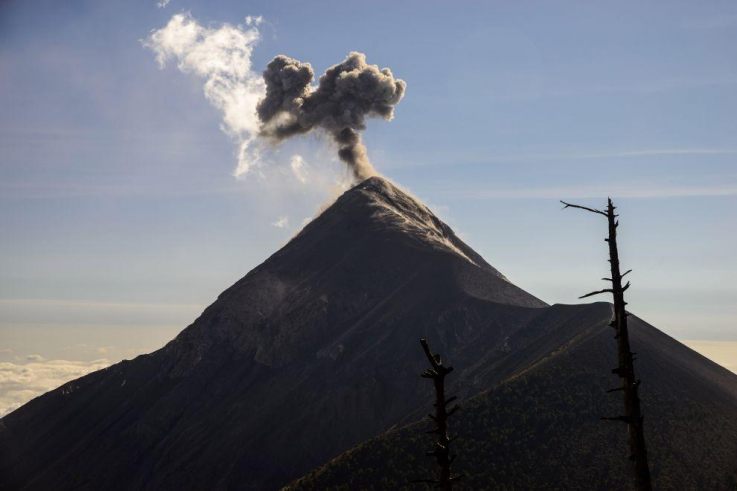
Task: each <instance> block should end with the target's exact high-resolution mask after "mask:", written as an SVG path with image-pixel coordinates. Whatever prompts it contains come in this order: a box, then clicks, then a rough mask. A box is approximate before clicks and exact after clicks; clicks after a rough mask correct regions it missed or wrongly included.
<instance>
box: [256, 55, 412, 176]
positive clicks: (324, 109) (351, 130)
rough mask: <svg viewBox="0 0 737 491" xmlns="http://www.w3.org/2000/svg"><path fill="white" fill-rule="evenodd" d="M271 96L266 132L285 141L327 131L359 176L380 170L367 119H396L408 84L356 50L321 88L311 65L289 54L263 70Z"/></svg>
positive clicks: (263, 107) (263, 103)
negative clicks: (367, 141) (364, 139)
mask: <svg viewBox="0 0 737 491" xmlns="http://www.w3.org/2000/svg"><path fill="white" fill-rule="evenodd" d="M263 75H264V81H265V82H266V96H265V97H264V98H262V99H261V100H260V101H259V103H258V106H257V107H256V110H257V113H258V117H259V119H260V120H261V122H262V127H261V132H260V136H262V137H265V138H267V139H270V140H272V141H274V142H277V143H279V142H282V141H284V140H286V139H287V138H290V137H292V136H294V135H300V134H305V133H309V132H310V131H312V130H315V129H322V130H325V131H326V132H327V133H328V134H329V135H330V137H331V138H332V139H333V141H335V143H336V144H337V145H338V148H339V150H338V156H339V157H340V159H341V160H342V161H343V162H345V163H346V164H347V165H348V167H349V168H350V169H351V171H352V172H353V175H354V177H355V178H356V180H363V179H366V178H368V177H371V176H373V175H375V174H376V171H375V170H374V168H373V166H372V165H371V162H369V159H368V156H367V155H366V147H365V146H364V145H363V144H362V143H361V134H360V131H362V130H365V129H366V119H367V118H382V119H384V120H386V121H389V120H391V119H392V118H393V117H394V106H396V105H397V103H399V101H400V100H401V99H402V97H403V96H404V91H405V89H406V87H407V84H406V83H405V82H404V80H400V79H395V78H394V76H393V75H392V72H391V70H389V69H388V68H383V69H379V67H378V66H376V65H367V64H366V56H365V55H364V54H362V53H356V52H353V53H350V54H349V55H348V57H347V58H346V59H345V60H344V61H343V62H341V63H339V64H337V65H333V66H332V67H330V68H328V69H327V70H326V71H325V73H324V74H323V75H322V76H321V77H320V80H319V83H318V85H317V87H316V88H315V87H314V86H313V85H312V83H313V82H314V80H315V72H314V70H313V69H312V66H311V65H310V64H309V63H302V62H300V61H297V60H295V59H292V58H289V57H287V56H284V55H279V56H277V57H275V58H274V59H273V60H272V61H271V62H270V63H269V64H268V65H267V67H266V70H265V71H264V73H263Z"/></svg>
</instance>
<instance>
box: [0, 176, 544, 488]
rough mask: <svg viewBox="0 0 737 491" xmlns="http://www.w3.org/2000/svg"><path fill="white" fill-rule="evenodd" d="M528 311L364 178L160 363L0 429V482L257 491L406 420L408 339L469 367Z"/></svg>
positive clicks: (73, 390) (48, 402)
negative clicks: (428, 343)
mask: <svg viewBox="0 0 737 491" xmlns="http://www.w3.org/2000/svg"><path fill="white" fill-rule="evenodd" d="M542 307H545V304H544V303H543V302H541V301H540V300H538V299H536V298H535V297H533V296H531V295H529V294H528V293H526V292H524V291H523V290H521V289H519V288H518V287H516V286H514V285H512V284H511V283H510V282H509V281H507V280H506V279H505V278H504V277H503V276H502V275H501V274H500V273H499V272H498V271H496V270H495V269H494V268H492V267H491V266H490V265H488V264H487V263H486V262H485V261H484V260H483V259H482V258H481V257H480V256H479V255H478V254H476V253H475V252H474V251H473V250H471V249H470V248H469V247H468V246H466V245H465V244H464V243H463V242H462V241H461V240H460V239H458V238H457V237H456V236H455V235H454V234H453V232H452V231H451V230H450V228H448V227H447V226H446V225H445V224H443V223H442V222H441V221H440V220H438V219H437V218H436V217H435V216H434V215H433V214H432V213H431V212H430V211H429V210H428V209H427V208H425V207H424V206H423V205H421V204H419V203H418V202H417V201H416V200H414V199H413V198H411V197H410V196H408V195H406V194H405V193H403V192H401V191H399V190H398V189H397V188H395V187H394V186H393V185H391V184H390V183H389V182H388V181H386V180H383V179H381V178H372V179H369V180H367V181H365V182H363V183H361V184H360V185H358V186H356V187H355V188H353V189H351V190H349V191H348V192H346V193H345V194H344V195H343V196H342V197H341V198H339V199H338V200H337V201H336V203H334V204H333V205H332V206H331V207H330V208H329V209H327V210H326V211H325V212H324V213H322V215H321V216H320V217H318V218H317V219H315V220H314V221H313V222H312V223H310V224H309V225H308V226H307V227H306V228H305V229H304V230H303V231H302V232H301V233H300V234H299V235H298V236H296V237H295V238H294V239H293V240H292V241H290V243H289V244H287V245H286V246H285V247H284V248H283V249H281V250H280V251H278V252H277V253H275V254H274V255H273V256H272V257H270V258H269V259H268V260H267V261H265V262H264V263H263V264H261V265H260V266H258V267H257V268H255V269H254V270H253V271H251V272H250V273H248V274H247V275H246V276H245V277H244V278H243V279H242V280H240V281H239V282H237V283H236V284H235V285H233V286H232V287H230V288H229V289H227V290H226V291H225V292H223V293H222V294H221V295H220V296H219V298H218V299H217V301H216V302H215V303H213V304H212V305H211V306H210V307H208V308H207V309H206V310H205V312H203V314H202V315H201V316H200V317H199V318H198V319H197V320H196V321H195V322H194V323H193V324H192V325H190V326H189V327H188V328H187V329H185V330H184V331H183V332H182V333H181V334H180V335H179V336H177V338H176V339H174V340H173V341H172V342H170V343H169V344H168V345H167V346H165V347H164V348H162V349H161V350H159V351H157V352H155V353H152V354H151V355H145V356H141V357H138V358H136V359H135V360H133V361H124V362H122V363H119V364H117V365H115V366H113V367H110V368H108V369H106V370H103V371H100V372H96V373H93V374H90V375H88V376H86V377H83V378H81V379H79V380H77V381H74V382H71V383H69V384H65V385H64V386H63V387H60V388H59V389H57V390H55V391H51V392H49V393H47V394H45V395H43V396H41V397H39V398H37V399H35V400H33V401H31V402H30V403H28V404H26V405H25V406H23V407H22V408H20V409H18V410H17V411H15V412H13V413H11V414H9V415H8V416H6V417H5V418H3V419H2V420H0V457H2V458H0V479H1V480H2V482H3V483H4V484H6V487H11V488H12V487H14V486H16V485H20V486H25V487H28V488H30V489H48V488H50V487H54V488H57V489H65V488H67V489H68V488H83V489H84V488H88V489H99V488H106V489H130V488H139V489H153V488H157V489H160V488H182V487H186V488H192V487H194V488H207V489H218V488H229V487H239V486H241V487H246V488H259V489H269V488H274V487H277V486H279V485H282V484H286V483H287V482H289V481H290V480H291V479H293V478H295V477H298V476H299V475H300V474H302V473H303V472H304V471H306V470H307V469H309V468H311V467H314V466H316V465H319V464H320V463H322V462H324V461H325V460H327V459H328V458H330V457H333V456H335V455H337V454H339V453H340V452H342V451H344V450H347V449H348V448H350V447H351V446H353V445H355V444H357V443H359V442H361V441H363V440H365V439H367V438H370V437H372V436H375V435H377V434H380V433H381V432H383V431H386V430H387V429H388V428H390V427H391V426H393V425H396V424H400V423H403V422H406V421H411V420H412V418H413V417H414V416H413V414H412V413H413V411H416V410H417V408H418V407H420V406H421V405H422V402H423V400H424V398H425V396H426V394H425V387H424V386H423V384H421V383H420V381H419V380H418V378H417V377H416V372H417V370H418V369H420V367H421V366H422V353H421V351H420V350H418V349H416V344H417V340H418V339H419V337H421V336H425V337H428V338H429V339H431V340H432V341H434V342H435V344H436V345H437V346H445V347H446V349H447V350H448V351H457V352H458V353H459V359H465V358H463V356H461V355H462V354H463V353H466V354H467V356H469V357H471V356H473V357H474V358H475V357H478V356H479V354H480V353H483V352H487V351H489V352H494V351H495V350H497V349H500V350H505V349H509V348H506V347H505V339H506V338H508V337H509V336H510V335H512V334H513V333H514V332H516V331H517V330H520V329H522V328H523V327H524V326H525V324H526V323H528V322H530V321H531V320H532V319H534V318H535V317H536V316H538V315H541V313H544V311H545V309H542ZM470 361H471V360H470V358H469V360H468V362H469V363H468V364H469V365H470ZM481 387H482V385H480V384H477V385H474V384H473V383H472V382H471V381H469V384H468V389H467V390H468V392H469V394H470V393H475V392H477V391H479V390H481Z"/></svg>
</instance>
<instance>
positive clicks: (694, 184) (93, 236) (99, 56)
mask: <svg viewBox="0 0 737 491" xmlns="http://www.w3.org/2000/svg"><path fill="white" fill-rule="evenodd" d="M185 12H189V15H190V16H191V18H192V19H193V20H194V21H196V22H197V23H198V24H199V25H200V26H203V27H205V28H209V29H213V30H214V29H218V28H220V27H221V26H222V25H223V24H224V23H227V24H230V25H232V26H238V25H241V26H242V29H243V30H247V29H249V26H246V23H245V17H246V16H247V15H251V16H263V19H264V21H263V22H262V23H261V24H259V25H258V30H259V32H260V36H261V40H260V42H259V43H258V44H257V45H256V46H255V47H254V49H253V53H252V58H251V62H252V69H253V70H254V71H256V72H260V71H261V70H262V69H263V68H264V67H265V65H266V63H268V62H269V61H270V60H271V58H273V57H274V56H275V55H277V54H286V55H288V56H291V57H294V58H297V59H299V60H301V61H309V62H310V63H312V65H313V67H314V68H315V71H316V72H317V73H318V74H319V73H322V72H323V71H324V70H325V69H326V68H327V67H329V66H330V65H332V64H335V63H338V62H340V61H341V60H343V59H344V58H345V56H346V55H347V54H348V53H349V52H350V51H360V52H363V53H366V55H367V58H368V62H369V63H375V64H378V65H379V66H380V67H389V68H391V70H392V71H393V73H394V75H395V76H396V77H398V78H401V79H403V80H405V81H406V82H407V93H406V96H405V98H404V99H403V100H402V101H401V102H400V104H399V105H398V106H397V107H396V110H395V119H394V120H393V121H391V122H385V121H371V122H370V124H369V127H368V129H367V131H366V132H365V134H364V141H365V142H366V144H367V146H368V151H369V156H370V158H371V159H372V161H373V163H374V165H375V167H376V168H377V169H378V170H379V172H381V173H383V174H385V175H386V176H388V177H390V178H391V179H393V180H394V181H396V182H397V183H399V184H400V185H402V186H404V187H406V188H408V189H410V190H411V191H412V192H413V193H414V194H415V195H417V196H418V197H419V198H421V199H422V200H423V201H425V202H426V204H428V205H429V206H430V207H431V208H432V209H433V210H435V211H436V212H437V213H438V215H440V216H441V218H443V219H445V220H446V221H448V222H449V224H450V225H451V226H452V227H453V228H454V229H455V230H456V231H457V232H458V233H459V234H460V235H461V236H462V237H463V238H464V239H465V240H466V241H467V242H468V243H469V244H470V245H471V246H472V247H474V248H475V249H476V250H478V251H479V252H480V253H482V255H484V257H485V258H486V259H487V260H488V261H489V262H490V263H491V264H492V265H494V266H495V267H497V268H498V269H500V270H501V271H502V272H503V273H505V274H506V275H507V276H508V277H509V278H510V279H511V280H512V281H513V282H515V283H517V284H518V285H520V286H521V287H523V288H525V289H526V290H528V291H530V292H531V293H533V294H535V295H537V296H539V297H541V298H542V299H544V300H546V301H547V302H550V303H554V302H560V303H574V302H576V301H577V300H576V298H577V297H578V296H579V295H580V294H582V293H585V292H587V291H590V290H593V289H597V287H598V286H599V283H598V278H600V277H602V276H604V273H606V267H607V263H606V261H605V255H606V249H605V244H604V242H603V240H602V238H603V236H604V234H605V225H604V223H602V221H600V220H597V219H596V217H595V216H588V215H584V214H580V213H574V212H571V211H567V212H561V211H560V205H559V204H558V202H557V200H558V199H567V200H573V201H576V202H580V203H584V204H588V205H592V206H602V205H603V204H604V201H605V198H606V196H607V195H611V196H612V197H613V198H615V199H616V201H617V203H618V205H619V206H620V211H621V216H622V218H621V219H622V227H621V229H620V233H621V237H620V241H621V244H620V245H621V248H622V258H623V262H624V265H625V266H626V267H627V268H633V269H634V270H635V272H634V273H633V278H632V280H633V287H632V289H631V290H630V292H631V295H630V307H631V308H632V310H633V311H634V312H635V313H637V314H639V315H640V316H641V317H643V318H645V319H646V320H648V321H649V322H651V323H652V324H654V325H655V326H657V327H659V328H660V329H662V330H663V331H665V332H667V333H668V334H670V335H672V336H674V337H676V338H678V339H686V340H710V341H719V342H723V343H724V342H726V343H727V344H723V345H721V346H722V347H724V346H729V342H731V343H737V329H736V326H735V319H737V286H735V283H734V278H735V277H736V276H737V255H735V253H734V250H735V249H734V243H735V239H737V219H735V212H737V166H736V165H735V159H737V141H736V140H735V135H737V90H736V89H737V55H736V54H735V53H737V49H736V48H737V29H736V28H737V5H736V4H734V2H649V3H647V4H643V3H642V2H617V3H614V4H613V3H611V2H524V3H523V2H465V3H463V6H462V7H458V4H457V3H451V2H427V1H422V2H421V1H407V2H346V1H342V2H339V1H330V2H328V1H325V2H309V3H308V2H300V3H297V2H280V1H268V2H265V1H263V2H255V1H254V2H233V1H208V2H200V1H191V0H171V2H170V3H169V4H168V5H167V6H166V7H165V8H159V7H157V4H156V1H155V0H147V1H135V2H131V1H125V2H124V1H109V2H92V1H68V2H54V1H40V0H28V1H22V2H21V1H18V0H10V1H5V2H2V3H0V107H1V108H2V111H0V230H2V231H3V233H2V234H0V350H3V352H4V353H5V354H6V356H7V357H9V358H8V360H9V361H12V362H15V363H20V362H24V361H31V360H27V359H26V358H27V357H28V356H30V355H38V356H40V357H43V358H44V359H70V360H92V359H95V358H106V359H109V360H111V361H115V360H118V359H121V358H124V357H127V358H129V357H131V356H132V355H134V354H136V353H139V352H145V351H147V350H151V349H154V348H157V347H159V346H161V345H162V344H163V343H164V342H166V341H167V340H168V339H170V338H171V337H173V336H174V335H175V334H176V333H177V332H179V331H180V330H181V329H182V328H183V327H185V326H186V325H187V324H188V323H189V322H191V320H193V319H194V317H195V316H196V315H197V314H198V313H199V312H200V311H201V310H202V309H203V308H204V307H205V306H206V305H208V304H209V303H210V302H211V301H213V300H214V299H215V298H216V296H217V295H218V293H219V292H221V291H222V290H223V289H225V288H226V287H227V286H229V285H230V284H232V283H233V282H234V281H236V280H237V279H239V278H240V277H241V276H243V275H244V274H245V273H246V272H247V271H249V270H250V269H251V268H253V267H254V266H256V265H257V264H259V263H260V262H261V261H263V260H264V259H265V258H266V257H268V256H269V255H270V254H271V253H272V252H274V251H275V250H276V249H277V248H278V247H280V246H281V245H283V244H284V243H285V242H286V241H287V240H289V238H290V237H291V236H292V235H293V234H294V233H296V232H297V231H298V230H299V229H300V228H301V224H302V223H303V220H304V219H306V218H309V217H311V216H312V215H314V213H315V212H316V211H317V210H318V208H319V206H320V205H321V204H322V203H324V202H326V201H327V200H329V199H330V197H331V194H333V193H334V192H335V190H334V189H333V184H332V183H334V182H337V181H339V180H340V179H343V178H345V175H346V172H345V170H344V169H343V168H342V167H341V165H340V164H339V163H338V162H336V161H335V157H334V156H333V152H332V150H331V149H330V148H329V146H328V145H326V144H325V142H323V141H322V140H320V138H318V137H315V136H308V137H304V138H301V139H297V140H295V141H291V142H289V143H287V144H285V145H284V146H283V147H281V148H279V149H277V150H275V151H273V152H271V153H270V154H269V155H267V156H266V158H265V160H264V162H263V163H262V168H261V174H262V175H261V176H259V175H256V174H254V173H252V174H251V175H248V176H246V177H245V179H243V178H241V179H236V178H234V177H233V172H234V169H235V167H236V163H237V155H236V152H237V147H236V145H235V144H234V141H233V138H232V136H229V135H227V134H225V133H224V132H223V131H222V130H221V120H222V114H221V113H220V111H219V110H218V109H217V108H215V107H213V106H212V105H211V104H210V102H208V100H207V99H206V98H205V96H204V94H203V83H204V80H203V79H202V78H200V77H198V76H197V75H195V74H191V73H190V74H186V73H182V71H180V70H178V69H177V66H176V63H175V62H170V63H167V65H166V66H165V67H164V68H163V69H161V68H160V67H159V65H158V64H157V62H156V59H155V53H154V52H153V51H152V49H150V48H146V47H144V42H145V40H146V39H148V37H149V35H150V33H151V32H152V30H155V29H161V28H163V27H164V26H166V25H167V23H168V22H169V21H170V19H171V18H172V16H174V15H176V14H182V13H185ZM142 41H143V42H142ZM295 154H299V155H301V156H302V157H303V158H304V159H305V162H306V165H307V168H308V169H309V170H310V172H311V175H312V176H313V177H314V180H313V181H311V184H309V185H304V184H302V183H301V182H300V181H299V180H297V179H294V176H293V175H291V174H289V162H290V159H291V158H292V156H293V155H295ZM285 218H286V223H285V220H284V219H285ZM280 220H281V222H282V223H285V226H283V227H276V226H274V225H273V224H274V223H278V222H279V221H280ZM733 346H737V344H734V345H733ZM736 349H737V348H736ZM730 353H731V354H735V353H737V351H732V352H730ZM735 358H737V355H736V356H735Z"/></svg>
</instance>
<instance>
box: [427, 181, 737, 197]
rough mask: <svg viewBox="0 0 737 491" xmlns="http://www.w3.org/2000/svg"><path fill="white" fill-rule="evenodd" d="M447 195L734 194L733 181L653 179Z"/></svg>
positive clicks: (455, 191) (735, 188)
mask: <svg viewBox="0 0 737 491" xmlns="http://www.w3.org/2000/svg"><path fill="white" fill-rule="evenodd" d="M439 193H440V194H443V195H447V196H458V197H464V198H469V199H473V200H491V199H556V200H557V199H585V198H601V197H606V196H609V197H612V198H639V199H647V198H695V197H709V196H712V197H716V196H737V184H732V185H730V184H726V185H711V186H687V185H669V184H659V183H657V182H637V183H613V184H611V185H603V184H602V185H578V186H550V187H535V188H518V189H514V188H509V187H506V188H483V189H468V188H465V189H462V190H450V191H439Z"/></svg>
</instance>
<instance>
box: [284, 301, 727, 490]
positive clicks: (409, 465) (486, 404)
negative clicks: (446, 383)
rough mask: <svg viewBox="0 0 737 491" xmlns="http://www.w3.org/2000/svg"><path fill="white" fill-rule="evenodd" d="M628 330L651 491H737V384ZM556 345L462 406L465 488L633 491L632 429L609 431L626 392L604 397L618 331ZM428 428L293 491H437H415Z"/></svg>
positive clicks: (318, 473)
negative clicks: (634, 352) (638, 383)
mask: <svg viewBox="0 0 737 491" xmlns="http://www.w3.org/2000/svg"><path fill="white" fill-rule="evenodd" d="M596 305H607V304H596ZM607 306H608V305H607ZM630 320H631V326H630V334H631V339H632V342H633V345H634V346H637V351H638V353H639V355H638V358H639V360H638V362H637V369H638V374H639V375H641V376H642V378H643V380H644V382H643V385H642V386H641V390H642V397H643V402H644V414H645V431H646V438H647V445H648V455H649V460H650V467H651V470H652V477H653V488H654V489H661V490H703V489H709V490H734V489H736V488H737V375H735V374H733V373H732V372H729V371H728V370H726V369H724V368H722V367H720V366H718V365H716V364H714V363H712V362H711V361H709V360H707V359H706V358H704V357H702V356H701V355H699V354H697V353H695V352H694V351H692V350H690V349H689V348H687V347H685V346H683V345H682V344H681V343H679V342H678V341H676V340H674V339H672V338H670V337H668V336H667V335H665V334H663V333H662V332H660V331H658V330H657V329H655V328H654V327H652V326H650V325H648V324H646V323H645V322H643V321H641V320H639V319H637V318H636V317H630ZM569 327H570V326H569ZM555 336H556V333H555V332H554V331H551V332H550V333H548V334H546V335H545V336H543V337H541V338H540V339H539V340H538V341H537V342H536V343H533V345H546V346H548V349H549V350H550V351H549V352H548V353H547V354H545V355H543V356H541V357H540V358H539V359H538V361H537V363H534V364H532V365H530V366H529V368H527V369H526V370H522V371H520V372H518V373H516V374H515V375H513V376H511V377H509V378H507V379H506V380H504V381H503V382H501V383H499V384H498V385H495V386H494V387H493V388H492V389H490V390H488V391H486V392H484V393H482V394H480V395H477V396H475V397H473V398H471V399H469V400H467V401H465V402H464V403H463V404H462V407H461V409H460V410H459V411H458V412H457V413H456V415H454V417H453V418H451V422H450V424H451V435H458V439H457V440H455V441H454V442H453V450H454V452H455V453H457V454H458V460H457V461H456V463H455V464H454V467H453V470H454V472H458V473H463V474H465V475H466V476H465V477H464V479H463V480H462V481H460V482H459V484H458V489H504V490H506V489H578V490H591V489H597V490H610V489H632V488H633V484H634V479H633V477H632V470H631V467H630V465H629V461H628V460H627V454H626V440H627V434H626V430H625V428H624V427H623V425H622V424H621V423H615V422H605V421H601V420H600V417H601V416H602V415H606V416H614V415H618V414H620V413H621V411H622V403H621V396H620V395H619V393H615V394H605V391H606V390H607V389H609V388H611V387H615V386H617V383H616V382H617V379H616V377H615V376H613V375H611V374H608V373H607V367H608V366H609V365H612V364H613V362H614V361H615V360H616V350H615V345H614V341H613V340H612V339H611V337H612V329H611V328H609V327H607V326H606V322H601V323H598V324H593V325H590V326H588V327H584V328H582V329H577V330H576V332H573V333H567V334H566V335H565V336H564V337H567V338H568V341H567V342H565V343H563V344H560V345H558V347H557V348H554V346H555V345H556V344H558V343H557V342H553V343H548V340H550V338H551V337H555ZM527 349H529V348H526V349H523V350H522V351H526V350H527ZM451 377H452V376H451ZM451 393H452V386H451ZM429 423H430V422H429V420H425V421H418V422H416V423H413V424H410V425H407V426H405V427H402V428H399V429H397V430H394V431H391V432H387V433H386V434H384V435H382V436H379V437H376V438H374V439H371V440H369V441H367V442H364V443H362V444H360V445H358V446H357V447H355V448H353V449H352V450H350V451H348V452H346V453H345V454H343V455H341V456H340V457H338V458H336V459H334V460H332V461H330V462H329V463H327V464H326V465H324V466H322V467H320V468H318V469H315V470H313V471H312V472H310V473H308V474H307V475H306V476H305V477H303V478H301V479H299V480H297V481H296V482H294V483H292V484H291V485H289V486H287V488H285V489H288V490H290V491H305V490H318V489H319V490H348V489H350V490H364V489H365V490H382V489H430V488H429V487H427V488H426V486H425V485H417V484H409V483H410V482H411V481H412V480H414V479H417V478H418V477H422V478H427V477H432V476H433V475H434V472H435V469H434V464H433V461H432V459H428V458H426V457H425V456H424V450H425V449H429V448H430V447H431V438H430V437H429V436H428V435H425V434H424V431H425V430H427V429H428V428H430V427H432V425H431V424H429Z"/></svg>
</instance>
